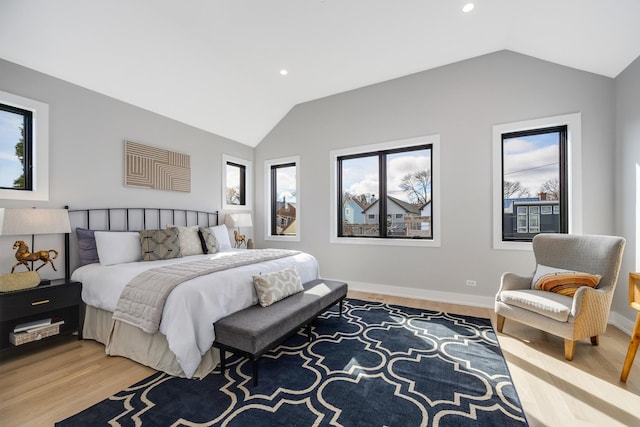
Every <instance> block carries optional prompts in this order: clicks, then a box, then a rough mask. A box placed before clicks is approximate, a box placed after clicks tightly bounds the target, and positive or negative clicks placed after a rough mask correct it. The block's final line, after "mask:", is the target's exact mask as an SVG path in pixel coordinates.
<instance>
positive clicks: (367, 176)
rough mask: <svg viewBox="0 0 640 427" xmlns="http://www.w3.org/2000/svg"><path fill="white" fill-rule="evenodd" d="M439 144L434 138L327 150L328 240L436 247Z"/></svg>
mask: <svg viewBox="0 0 640 427" xmlns="http://www.w3.org/2000/svg"><path fill="white" fill-rule="evenodd" d="M438 144H439V137H438V136H437V135H433V136H427V137H419V138H412V139H408V140H401V141H393V142H389V143H384V144H376V145H370V146H365V147H357V148H352V149H345V150H335V151H332V152H331V162H332V169H334V173H332V177H333V178H334V182H333V183H332V187H333V188H334V191H335V194H334V196H333V200H334V203H333V205H332V215H333V217H334V219H333V220H332V223H333V224H332V231H331V232H332V238H331V241H332V242H334V243H359V244H394V245H409V246H413V245H423V246H438V245H439V227H438V221H439V218H438V213H439V209H440V206H439V196H440V195H439V184H440V183H439V179H440V177H439V167H438V166H439V165H438ZM347 211H350V212H351V215H349V216H347V215H345V214H344V213H345V212H347Z"/></svg>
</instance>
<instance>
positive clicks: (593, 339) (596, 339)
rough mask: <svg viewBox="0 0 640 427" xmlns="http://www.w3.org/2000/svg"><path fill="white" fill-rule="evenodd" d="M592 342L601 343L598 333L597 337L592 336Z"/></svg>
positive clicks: (594, 343)
mask: <svg viewBox="0 0 640 427" xmlns="http://www.w3.org/2000/svg"><path fill="white" fill-rule="evenodd" d="M591 344H593V345H600V337H599V336H598V335H596V336H595V337H591Z"/></svg>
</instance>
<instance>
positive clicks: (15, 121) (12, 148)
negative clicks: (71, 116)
mask: <svg viewBox="0 0 640 427" xmlns="http://www.w3.org/2000/svg"><path fill="white" fill-rule="evenodd" d="M0 199H14V200H48V199H49V106H48V105H47V104H44V103H42V102H39V101H34V100H32V99H28V98H24V97H21V96H18V95H14V94H10V93H7V92H2V91H0Z"/></svg>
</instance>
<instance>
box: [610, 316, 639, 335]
mask: <svg viewBox="0 0 640 427" xmlns="http://www.w3.org/2000/svg"><path fill="white" fill-rule="evenodd" d="M634 323H635V319H634V320H630V319H628V318H626V317H624V316H622V315H621V314H620V313H618V312H616V311H612V312H611V313H609V324H610V325H613V326H615V327H617V328H618V329H620V330H621V331H622V332H624V333H625V334H627V335H629V336H631V332H633V325H634Z"/></svg>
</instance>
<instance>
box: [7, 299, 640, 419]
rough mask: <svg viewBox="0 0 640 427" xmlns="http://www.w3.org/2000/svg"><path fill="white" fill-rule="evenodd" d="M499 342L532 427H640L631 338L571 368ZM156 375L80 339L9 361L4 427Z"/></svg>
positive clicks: (518, 331) (614, 333)
mask: <svg viewBox="0 0 640 427" xmlns="http://www.w3.org/2000/svg"><path fill="white" fill-rule="evenodd" d="M349 297H351V298H359V299H364V300H372V301H382V302H386V303H390V304H399V305H405V306H411V307H418V308H425V309H429V310H437V311H447V312H451V313H460V314H466V315H470V316H478V317H491V318H493V321H494V324H495V316H494V315H493V311H492V310H489V309H484V308H477V307H467V306H462V305H455V304H443V303H435V302H430V301H423V300H417V299H407V298H400V297H393V296H386V295H376V294H368V293H361V292H353V291H351V292H349ZM498 340H499V341H500V346H501V348H502V352H503V354H504V356H505V359H506V360H507V364H508V366H509V370H510V372H511V376H512V378H513V382H514V384H515V386H516V389H517V391H518V394H519V396H520V400H521V401H522V405H523V408H524V410H525V413H526V414H527V419H528V421H529V424H530V425H531V426H532V427H536V426H587V425H589V426H637V425H640V410H639V409H638V408H640V366H638V365H640V362H639V361H638V359H640V357H639V358H638V359H636V361H635V363H634V366H633V367H632V368H631V374H630V375H629V379H628V381H627V383H626V384H625V383H621V382H620V381H619V378H620V372H621V369H622V365H623V362H624V358H625V354H626V351H627V346H628V344H629V336H628V335H626V334H624V333H623V332H621V331H620V330H618V329H617V328H615V327H613V326H609V328H608V330H607V332H606V334H605V335H603V336H601V337H600V345H599V346H597V347H595V346H592V345H591V343H590V342H589V340H585V341H584V342H580V343H578V345H577V348H576V355H575V358H574V360H573V361H572V362H567V361H565V359H564V344H563V341H562V339H560V338H557V337H555V336H552V335H549V334H546V333H544V332H540V331H537V330H535V329H532V328H529V327H527V326H524V325H520V324H518V323H516V322H513V321H509V320H508V319H507V321H506V323H505V327H504V333H503V334H498ZM153 372H154V371H153V370H152V369H150V368H147V367H144V366H141V365H139V364H137V363H135V362H132V361H130V360H128V359H125V358H122V357H110V356H106V355H105V354H104V346H102V345H101V344H98V343H96V342H94V341H77V340H74V339H68V340H61V342H60V343H57V344H55V345H50V346H47V347H43V348H42V349H40V350H38V351H33V352H30V353H25V354H24V355H20V356H16V357H11V358H7V359H3V360H1V361H0V426H2V427H12V426H38V427H40V426H51V425H53V423H54V422H55V421H59V420H62V419H64V418H66V417H68V416H71V415H73V414H75V413H77V412H79V411H81V410H83V409H85V408H87V407H89V406H91V405H93V404H94V403H97V402H99V401H101V400H103V399H105V398H107V397H108V396H110V395H112V394H114V393H116V392H118V391H120V390H121V389H123V388H125V387H127V386H129V385H131V384H133V383H135V382H137V381H139V380H141V379H143V378H145V377H147V376H148V375H150V374H151V373H153Z"/></svg>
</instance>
